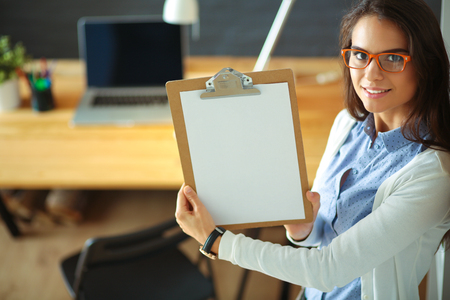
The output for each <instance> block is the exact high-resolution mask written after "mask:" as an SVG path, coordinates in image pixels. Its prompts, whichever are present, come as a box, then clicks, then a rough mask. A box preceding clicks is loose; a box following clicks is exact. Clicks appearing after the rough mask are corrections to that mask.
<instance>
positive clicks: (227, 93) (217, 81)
mask: <svg viewBox="0 0 450 300" xmlns="http://www.w3.org/2000/svg"><path fill="white" fill-rule="evenodd" d="M260 94H261V92H260V91H259V90H258V89H257V88H254V87H253V80H252V78H251V77H249V76H247V75H244V74H242V73H240V72H238V71H236V70H234V69H232V68H223V69H222V70H220V71H219V72H218V73H217V74H216V75H214V76H213V77H211V79H209V80H208V81H206V92H205V93H203V94H201V95H200V98H202V99H211V98H219V97H220V98H222V97H233V96H243V95H260Z"/></svg>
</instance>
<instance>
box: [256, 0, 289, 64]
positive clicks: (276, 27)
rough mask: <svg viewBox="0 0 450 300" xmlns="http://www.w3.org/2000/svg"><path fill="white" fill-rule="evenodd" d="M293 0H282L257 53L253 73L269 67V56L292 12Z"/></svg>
mask: <svg viewBox="0 0 450 300" xmlns="http://www.w3.org/2000/svg"><path fill="white" fill-rule="evenodd" d="M294 2H295V0H283V2H281V5H280V8H279V9H278V13H277V15H276V16H275V19H274V20H273V24H272V27H270V30H269V34H268V35H267V38H266V41H265V42H264V45H263V47H262V49H261V52H260V53H259V56H258V59H257V61H256V64H255V67H254V68H253V71H255V72H256V71H264V70H267V67H268V65H269V61H270V56H271V55H272V53H273V50H274V49H275V46H276V44H277V43H278V39H279V37H280V35H281V32H282V31H283V28H284V25H285V24H286V21H287V18H288V17H289V13H290V12H291V10H292V7H293V5H294Z"/></svg>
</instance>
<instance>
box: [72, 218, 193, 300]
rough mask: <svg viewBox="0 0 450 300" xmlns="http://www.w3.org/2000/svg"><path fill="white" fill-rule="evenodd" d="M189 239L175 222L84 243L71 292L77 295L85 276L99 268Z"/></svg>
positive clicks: (174, 245)
mask: <svg viewBox="0 0 450 300" xmlns="http://www.w3.org/2000/svg"><path fill="white" fill-rule="evenodd" d="M187 237H188V236H187V235H186V234H185V233H183V232H182V231H181V230H179V226H178V224H177V223H176V221H175V219H172V220H169V221H167V222H164V223H162V224H160V225H158V226H155V227H151V228H149V229H145V230H141V231H138V232H133V233H130V234H124V235H120V236H112V237H100V238H91V239H89V240H87V241H86V242H85V244H84V247H83V249H82V251H81V253H80V258H79V260H78V264H77V269H76V271H75V278H76V280H75V283H74V291H75V294H77V295H78V292H79V290H80V287H81V284H82V281H83V278H84V277H83V276H84V273H86V272H87V271H88V270H89V269H90V268H92V267H94V266H95V265H98V264H104V263H108V262H117V261H124V260H127V259H133V258H136V257H139V256H142V255H145V254H148V253H153V252H156V251H163V250H164V249H167V248H172V247H176V245H177V244H178V243H180V242H181V241H183V240H185V239H186V238H187Z"/></svg>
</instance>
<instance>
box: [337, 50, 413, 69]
mask: <svg viewBox="0 0 450 300" xmlns="http://www.w3.org/2000/svg"><path fill="white" fill-rule="evenodd" d="M341 54H342V57H343V58H344V63H345V65H346V66H347V67H349V68H351V69H364V68H366V67H367V66H368V65H369V64H370V62H371V61H372V58H375V60H376V61H377V64H378V66H379V67H380V69H382V70H383V71H385V72H388V73H400V72H402V71H403V70H404V69H405V66H406V63H407V62H409V61H411V56H409V55H403V54H398V53H380V54H370V53H368V52H366V51H362V50H355V49H342V50H341Z"/></svg>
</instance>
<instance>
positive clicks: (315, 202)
mask: <svg viewBox="0 0 450 300" xmlns="http://www.w3.org/2000/svg"><path fill="white" fill-rule="evenodd" d="M306 199H308V200H309V202H311V204H312V207H313V221H312V222H311V223H300V224H289V225H284V227H285V228H286V230H287V231H288V233H289V235H290V236H291V237H292V238H293V239H294V240H297V241H301V240H304V239H306V238H307V237H308V235H309V234H310V233H311V231H312V228H313V226H314V221H315V220H316V217H317V213H318V211H319V207H320V195H319V193H316V192H311V191H307V192H306Z"/></svg>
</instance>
